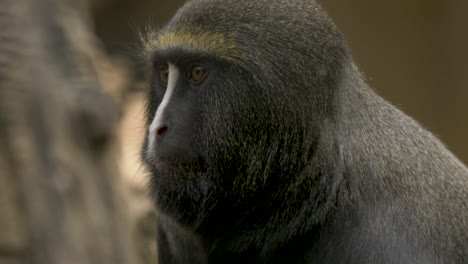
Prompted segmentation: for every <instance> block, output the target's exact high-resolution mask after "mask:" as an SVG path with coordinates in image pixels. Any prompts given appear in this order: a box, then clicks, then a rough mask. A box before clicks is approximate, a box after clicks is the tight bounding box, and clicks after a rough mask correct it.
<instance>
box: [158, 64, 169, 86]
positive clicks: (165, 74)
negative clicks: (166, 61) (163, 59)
mask: <svg viewBox="0 0 468 264" xmlns="http://www.w3.org/2000/svg"><path fill="white" fill-rule="evenodd" d="M159 80H160V81H161V83H162V84H163V85H164V86H167V82H168V81H169V68H168V67H167V66H161V70H160V71H159Z"/></svg>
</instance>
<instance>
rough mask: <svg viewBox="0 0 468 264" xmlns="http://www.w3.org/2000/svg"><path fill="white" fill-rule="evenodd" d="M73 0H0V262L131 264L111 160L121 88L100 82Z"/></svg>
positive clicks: (101, 58) (97, 55)
mask: <svg viewBox="0 0 468 264" xmlns="http://www.w3.org/2000/svg"><path fill="white" fill-rule="evenodd" d="M75 2H76V1H64V0H21V1H18V0H1V1H0V6H1V8H0V211H1V213H0V263H2V264H4V263H8V264H9V263H15V264H16V263H18V264H19V263H38V264H45V263H47V264H55V263H67V264H73V263H76V264H84V263H87V264H88V263H132V264H133V263H139V259H138V258H137V256H136V253H135V252H136V248H135V242H134V239H133V235H132V227H131V222H130V220H129V219H130V218H129V216H128V212H127V204H126V203H127V201H126V199H125V196H124V195H123V194H122V185H121V182H120V177H118V173H119V172H118V170H117V169H116V168H117V166H116V163H115V155H116V153H117V152H118V149H117V145H116V138H115V126H116V124H117V120H118V117H119V108H118V105H117V104H115V100H112V98H114V99H115V98H118V94H119V92H118V91H119V88H118V87H119V86H122V85H123V84H122V83H118V82H115V80H114V82H113V83H112V85H111V87H106V86H105V85H102V84H103V81H102V76H103V74H104V75H105V73H103V70H104V68H105V67H104V68H103V67H101V66H102V65H109V62H108V61H105V60H106V58H105V55H103V54H102V53H101V52H100V51H99V48H98V46H97V45H96V40H95V39H94V36H93V34H91V33H90V31H89V25H88V24H87V23H86V22H85V21H87V20H86V5H80V6H79V8H77V6H76V5H75V6H72V3H75ZM78 2H81V3H83V2H84V1H78ZM108 94H112V95H114V97H111V96H109V95H108Z"/></svg>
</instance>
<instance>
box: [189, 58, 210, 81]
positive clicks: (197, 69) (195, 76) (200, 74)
mask: <svg viewBox="0 0 468 264" xmlns="http://www.w3.org/2000/svg"><path fill="white" fill-rule="evenodd" d="M207 72H208V70H207V69H206V68H205V66H204V65H203V64H200V63H195V64H192V65H191V66H190V75H189V80H190V81H192V82H194V83H199V82H201V81H203V79H205V76H206V73H207Z"/></svg>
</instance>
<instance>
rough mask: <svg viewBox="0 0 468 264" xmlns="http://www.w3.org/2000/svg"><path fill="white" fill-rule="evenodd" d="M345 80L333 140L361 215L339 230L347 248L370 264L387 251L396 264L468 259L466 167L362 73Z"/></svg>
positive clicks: (467, 171) (357, 211)
mask: <svg viewBox="0 0 468 264" xmlns="http://www.w3.org/2000/svg"><path fill="white" fill-rule="evenodd" d="M345 72H346V71H345ZM345 74H346V73H345ZM353 79H354V80H356V82H354V86H353V85H351V86H350V83H353V82H349V80H353ZM346 86H347V87H345V89H341V92H342V93H341V96H338V99H337V101H336V103H337V106H336V107H337V109H338V110H337V113H338V120H339V122H337V123H338V126H339V129H338V131H339V135H338V138H339V142H340V144H342V155H343V160H344V166H345V171H346V179H347V184H348V186H349V189H350V201H351V202H350V204H351V207H353V208H354V210H355V211H353V212H354V216H355V217H356V218H355V219H358V220H356V222H355V223H354V224H355V225H354V227H351V228H349V229H346V230H344V232H346V233H348V234H349V235H348V236H344V237H346V238H347V240H348V241H347V243H349V244H348V246H350V247H353V248H354V249H355V250H348V251H347V252H354V253H353V254H352V255H353V256H357V255H358V254H359V253H362V254H367V259H368V262H369V263H386V262H385V261H383V260H384V259H385V257H384V256H385V255H389V256H391V258H390V259H393V260H394V262H393V263H406V262H407V261H408V259H413V261H414V262H415V263H466V261H468V169H467V168H466V167H465V165H464V164H463V163H462V162H461V161H460V160H459V159H457V157H455V156H454V155H453V154H452V153H451V152H450V151H449V150H448V149H447V148H446V147H445V146H444V144H443V143H441V142H440V141H439V140H438V139H437V138H436V137H435V136H434V135H432V134H431V133H430V132H428V131H427V130H425V129H424V128H422V127H421V125H419V124H418V123H417V122H416V121H414V120H413V119H412V118H410V117H408V116H407V115H405V114H404V113H403V112H401V111H400V110H398V109H397V108H396V107H394V106H393V105H391V104H389V103H388V102H386V101H385V100H384V99H382V98H380V97H379V96H377V95H376V94H374V93H373V92H372V91H371V90H370V89H369V88H368V87H366V85H365V84H364V83H363V82H362V81H361V80H360V79H356V78H353V77H351V78H349V79H348V83H347V85H346ZM345 243H346V242H345ZM359 243H364V244H367V245H368V246H367V247H362V245H360V244H359ZM363 248H366V249H369V248H373V249H375V250H374V251H371V252H359V251H360V250H361V249H363ZM350 258H351V259H353V258H352V257H350ZM398 260H401V261H402V262H398ZM379 261H380V262H379Z"/></svg>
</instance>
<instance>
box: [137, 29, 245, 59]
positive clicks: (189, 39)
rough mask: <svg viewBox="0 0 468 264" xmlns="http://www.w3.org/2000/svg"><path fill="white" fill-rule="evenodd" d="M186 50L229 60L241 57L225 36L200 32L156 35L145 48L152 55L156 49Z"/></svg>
mask: <svg viewBox="0 0 468 264" xmlns="http://www.w3.org/2000/svg"><path fill="white" fill-rule="evenodd" d="M178 47H180V48H185V49H189V50H193V51H199V52H207V53H211V54H213V55H215V56H217V57H220V58H224V59H229V58H234V57H239V55H240V54H239V51H238V50H237V49H236V45H235V44H234V43H233V42H232V41H229V40H228V38H227V37H225V36H224V35H223V34H220V33H217V32H207V31H200V30H188V31H176V32H163V33H159V34H155V35H154V36H153V37H152V38H150V39H149V40H148V41H147V42H146V43H145V46H144V49H145V52H146V53H147V54H151V53H152V52H153V51H154V50H156V49H162V50H164V49H170V48H178Z"/></svg>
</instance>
